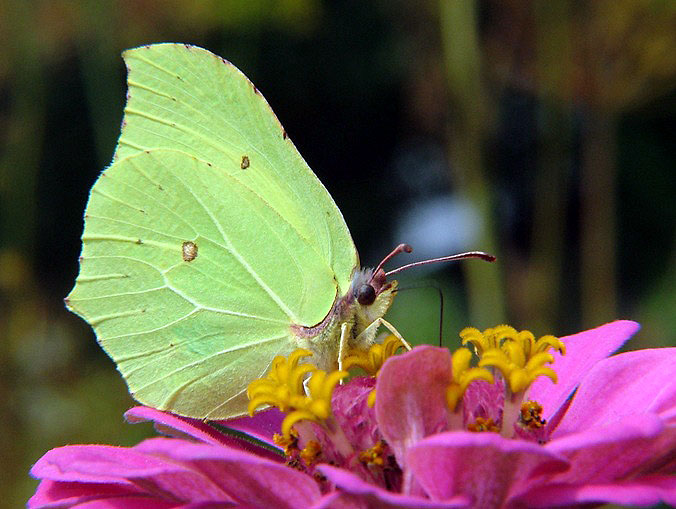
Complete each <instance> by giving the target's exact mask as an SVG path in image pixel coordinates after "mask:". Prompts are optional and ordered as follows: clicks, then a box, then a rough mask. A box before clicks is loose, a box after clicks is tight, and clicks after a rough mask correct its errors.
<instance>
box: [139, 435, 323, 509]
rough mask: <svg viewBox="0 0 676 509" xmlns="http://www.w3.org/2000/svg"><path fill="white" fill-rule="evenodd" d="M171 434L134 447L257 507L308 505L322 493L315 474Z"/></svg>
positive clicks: (244, 502) (235, 498)
mask: <svg viewBox="0 0 676 509" xmlns="http://www.w3.org/2000/svg"><path fill="white" fill-rule="evenodd" d="M176 442H178V440H176V439H168V438H151V439H149V440H146V441H144V442H142V443H141V444H139V445H138V446H136V447H135V448H134V449H135V450H140V451H143V452H152V453H153V454H154V455H162V456H167V457H171V458H173V459H174V461H179V462H181V464H183V465H186V466H189V467H191V468H192V469H193V470H195V471H198V472H200V473H201V475H204V476H205V477H206V478H208V479H210V480H211V481H212V482H213V483H214V484H216V485H217V486H219V487H220V488H221V490H222V491H223V492H225V493H227V494H228V495H229V496H230V497H232V498H233V499H234V500H235V501H237V502H238V503H240V504H244V505H251V506H254V507H279V508H286V507H288V508H292V507H307V506H309V505H311V504H312V502H314V501H315V500H318V499H319V497H320V493H319V487H318V485H317V483H316V482H315V481H314V479H312V477H310V476H308V475H306V474H304V473H301V472H299V471H297V470H294V469H292V468H289V467H288V466H286V465H283V464H280V463H276V462H273V461H270V460H267V459H265V458H260V457H258V456H254V455H253V454H249V453H247V452H244V451H241V450H237V449H231V448H228V447H213V446H209V445H203V444H194V443H190V442H186V441H181V443H180V445H178V446H177V445H176Z"/></svg>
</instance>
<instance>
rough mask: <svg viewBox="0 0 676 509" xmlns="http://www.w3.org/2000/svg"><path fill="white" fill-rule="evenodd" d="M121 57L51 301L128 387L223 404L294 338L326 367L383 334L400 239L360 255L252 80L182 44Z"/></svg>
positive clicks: (239, 403)
mask: <svg viewBox="0 0 676 509" xmlns="http://www.w3.org/2000/svg"><path fill="white" fill-rule="evenodd" d="M123 57H124V60H125V63H126V65H127V69H128V78H127V83H128V94H127V104H126V107H125V110H124V118H123V121H122V129H121V134H120V138H119V140H118V144H117V147H116V150H115V154H114V157H113V163H112V164H111V165H110V166H109V167H108V168H106V169H105V170H104V171H103V172H102V173H101V175H100V176H99V178H98V180H97V181H96V183H95V184H94V186H93V188H92V190H91V193H90V197H89V201H88V204H87V208H86V211H85V216H84V222H85V227H84V233H83V235H82V244H83V247H82V254H81V257H80V273H79V275H78V277H77V279H76V283H75V286H74V288H73V290H72V291H71V293H70V295H69V296H68V297H67V298H66V305H67V306H68V308H69V309H70V310H71V311H73V312H75V313H76V314H78V315H80V316H81V317H82V318H84V319H85V320H86V321H87V322H88V323H89V324H90V325H91V326H92V327H93V328H94V330H95V332H96V335H97V340H98V342H99V343H100V344H101V346H102V347H103V349H104V350H105V351H106V352H107V353H108V354H109V355H110V357H112V359H113V360H114V361H115V363H116V364H117V368H118V370H119V371H120V372H121V374H122V375H123V377H124V379H125V380H126V382H127V385H128V387H129V390H130V393H131V394H132V396H133V397H134V398H135V399H136V400H138V401H139V402H141V403H143V404H145V405H148V406H152V407H154V408H158V409H160V410H166V411H170V412H173V413H176V414H179V415H184V416H188V417H194V418H201V419H225V418H229V417H234V416H238V415H242V414H244V413H245V412H246V405H247V398H246V387H247V385H248V384H249V382H251V381H252V380H254V379H256V378H260V377H261V376H263V375H264V374H265V372H266V371H267V369H268V367H269V365H270V362H271V360H272V359H273V358H274V357H275V356H276V355H288V354H289V353H291V352H292V351H293V350H294V349H296V348H299V347H302V348H307V349H309V350H311V351H312V352H313V357H312V363H313V364H316V365H317V366H318V367H320V368H323V369H327V370H328V369H336V368H337V367H339V365H340V362H341V359H342V358H343V356H344V354H345V353H346V351H347V349H348V348H367V347H368V346H369V345H371V344H372V343H373V341H374V338H375V335H376V330H377V329H378V327H379V326H380V325H385V326H387V327H389V328H390V329H391V330H393V331H394V332H395V333H396V330H395V329H394V328H393V327H392V326H391V325H390V324H389V323H387V322H386V321H385V320H384V319H383V316H384V315H385V313H386V312H387V310H388V308H389V307H390V305H391V304H392V300H393V298H394V296H395V294H396V289H397V285H396V281H388V278H387V276H388V274H386V273H385V272H384V270H383V268H382V265H383V263H384V262H386V261H387V260H389V259H390V258H391V257H392V256H394V254H397V253H399V252H402V251H409V250H410V248H409V247H408V246H407V245H405V244H402V245H400V246H398V247H397V248H396V249H395V250H394V251H393V252H392V253H390V255H388V257H386V258H385V259H384V260H383V262H382V263H381V264H380V265H379V266H378V267H377V268H376V269H375V270H371V269H360V265H359V258H358V254H357V250H356V248H355V246H354V242H353V241H352V238H351V236H350V232H349V230H348V228H347V226H346V224H345V221H344V219H343V216H342V215H341V213H340V210H339V209H338V208H337V206H336V204H335V203H334V202H333V200H332V199H331V196H330V195H329V193H328V192H327V190H326V189H325V188H324V186H323V185H322V184H321V182H320V181H319V180H318V179H317V177H316V176H315V175H314V173H312V171H311V170H310V168H309V167H308V165H307V164H306V163H305V161H304V160H303V158H302V157H301V155H300V154H299V153H298V151H297V150H296V148H295V147H294V145H293V143H292V142H291V140H290V139H289V137H288V136H287V133H286V131H285V130H284V128H283V127H282V126H281V124H280V123H279V121H278V120H277V117H276V116H275V114H274V113H273V112H272V110H271V109H270V107H269V105H268V103H267V102H266V101H265V99H264V98H263V96H262V95H261V94H260V92H259V91H258V89H257V88H256V87H255V86H254V85H253V84H252V83H251V82H250V81H249V80H248V79H247V78H246V77H245V76H244V75H243V74H242V73H241V72H240V71H239V70H238V69H237V68H235V67H234V66H233V65H232V64H231V63H229V62H228V61H226V60H224V59H222V58H221V57H218V56H216V55H214V54H213V53H211V52H209V51H207V50H204V49H201V48H198V47H195V46H190V45H184V44H168V43H166V44H153V45H148V46H142V47H139V48H135V49H131V50H128V51H126V52H124V54H123ZM469 255H470V256H475V257H482V256H481V255H483V253H479V254H476V253H469ZM459 256H465V255H459ZM483 256H488V255H483ZM447 258H448V257H447ZM451 258H452V257H451ZM393 272H395V271H392V272H391V273H389V274H390V275H391V274H392V273H393ZM402 339H403V338H402Z"/></svg>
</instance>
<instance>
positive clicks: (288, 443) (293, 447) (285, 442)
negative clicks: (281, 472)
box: [272, 430, 298, 456]
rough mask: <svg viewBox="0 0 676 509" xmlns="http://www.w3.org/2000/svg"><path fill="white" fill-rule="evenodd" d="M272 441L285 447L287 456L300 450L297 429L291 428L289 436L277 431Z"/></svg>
mask: <svg viewBox="0 0 676 509" xmlns="http://www.w3.org/2000/svg"><path fill="white" fill-rule="evenodd" d="M272 441H273V442H274V443H275V444H277V445H278V446H280V447H283V448H284V455H285V456H293V455H295V453H297V452H298V433H296V430H291V433H290V434H289V436H285V435H280V434H279V433H275V434H274V435H272Z"/></svg>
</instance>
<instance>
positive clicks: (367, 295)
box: [357, 284, 376, 306]
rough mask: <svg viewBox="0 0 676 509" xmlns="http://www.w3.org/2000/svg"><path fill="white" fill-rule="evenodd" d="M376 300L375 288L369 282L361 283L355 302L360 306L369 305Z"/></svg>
mask: <svg viewBox="0 0 676 509" xmlns="http://www.w3.org/2000/svg"><path fill="white" fill-rule="evenodd" d="M375 300H376V290H375V288H373V287H372V286H371V285H369V284H363V285H361V286H360V287H359V291H358V292H357V302H359V304H361V305H362V306H370V305H371V304H373V303H374V302H375Z"/></svg>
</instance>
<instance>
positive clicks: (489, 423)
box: [467, 417, 500, 433]
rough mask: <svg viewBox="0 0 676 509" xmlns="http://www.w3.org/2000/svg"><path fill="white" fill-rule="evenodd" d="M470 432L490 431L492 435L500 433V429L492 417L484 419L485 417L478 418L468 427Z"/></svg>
mask: <svg viewBox="0 0 676 509" xmlns="http://www.w3.org/2000/svg"><path fill="white" fill-rule="evenodd" d="M467 429H468V430H469V431H474V432H480V431H490V432H492V433H499V432H500V427H499V426H498V425H497V424H495V423H494V422H493V419H491V418H490V417H489V418H488V419H484V418H483V417H477V418H476V420H475V421H474V422H472V423H470V424H468V425H467Z"/></svg>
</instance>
